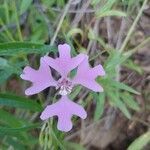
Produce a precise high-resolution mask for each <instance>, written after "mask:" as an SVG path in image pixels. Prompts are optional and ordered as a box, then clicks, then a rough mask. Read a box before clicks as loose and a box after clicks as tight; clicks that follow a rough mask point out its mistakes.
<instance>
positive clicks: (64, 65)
mask: <svg viewBox="0 0 150 150" xmlns="http://www.w3.org/2000/svg"><path fill="white" fill-rule="evenodd" d="M58 51H59V57H58V58H56V59H53V58H51V57H49V56H44V60H45V62H46V63H47V64H48V65H49V66H50V67H52V68H53V69H55V70H56V71H58V72H59V73H60V74H61V76H62V77H67V75H68V74H69V72H70V71H71V70H73V69H75V68H76V67H77V66H78V65H79V64H80V63H81V62H82V61H83V60H84V58H85V56H86V55H85V54H79V55H77V56H76V57H73V58H71V54H70V51H71V48H70V46H69V45H68V44H61V45H58Z"/></svg>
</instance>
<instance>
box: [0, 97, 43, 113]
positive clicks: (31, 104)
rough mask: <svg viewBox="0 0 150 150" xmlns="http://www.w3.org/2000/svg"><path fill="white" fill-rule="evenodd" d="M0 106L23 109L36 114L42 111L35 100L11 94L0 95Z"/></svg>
mask: <svg viewBox="0 0 150 150" xmlns="http://www.w3.org/2000/svg"><path fill="white" fill-rule="evenodd" d="M0 105H1V106H9V107H15V108H23V109H28V110H32V111H38V112H40V111H41V110H42V107H41V105H40V104H38V103H37V102H36V101H35V100H31V99H29V98H25V97H21V96H16V95H12V94H0Z"/></svg>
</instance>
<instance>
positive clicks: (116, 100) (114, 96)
mask: <svg viewBox="0 0 150 150" xmlns="http://www.w3.org/2000/svg"><path fill="white" fill-rule="evenodd" d="M108 96H109V99H110V101H111V102H112V103H113V105H114V106H116V107H118V108H119V109H120V110H121V111H122V112H123V114H124V115H125V116H126V117H127V118H128V119H131V115H130V112H129V111H128V109H127V107H126V105H125V104H124V103H123V102H122V101H121V100H120V99H119V95H118V93H113V92H110V91H109V93H108Z"/></svg>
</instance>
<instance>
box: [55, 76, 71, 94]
mask: <svg viewBox="0 0 150 150" xmlns="http://www.w3.org/2000/svg"><path fill="white" fill-rule="evenodd" d="M72 88H73V85H72V82H71V81H69V80H68V79H60V80H59V81H58V84H57V86H56V89H59V94H61V95H67V94H70V93H71V91H72Z"/></svg>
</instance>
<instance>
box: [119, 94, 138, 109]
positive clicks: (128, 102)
mask: <svg viewBox="0 0 150 150" xmlns="http://www.w3.org/2000/svg"><path fill="white" fill-rule="evenodd" d="M121 98H122V100H123V101H124V103H125V104H126V105H127V106H128V107H130V108H131V109H133V110H136V111H139V110H140V107H139V105H138V104H137V102H135V100H133V97H132V96H131V95H130V94H129V93H127V92H126V93H122V94H121Z"/></svg>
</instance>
